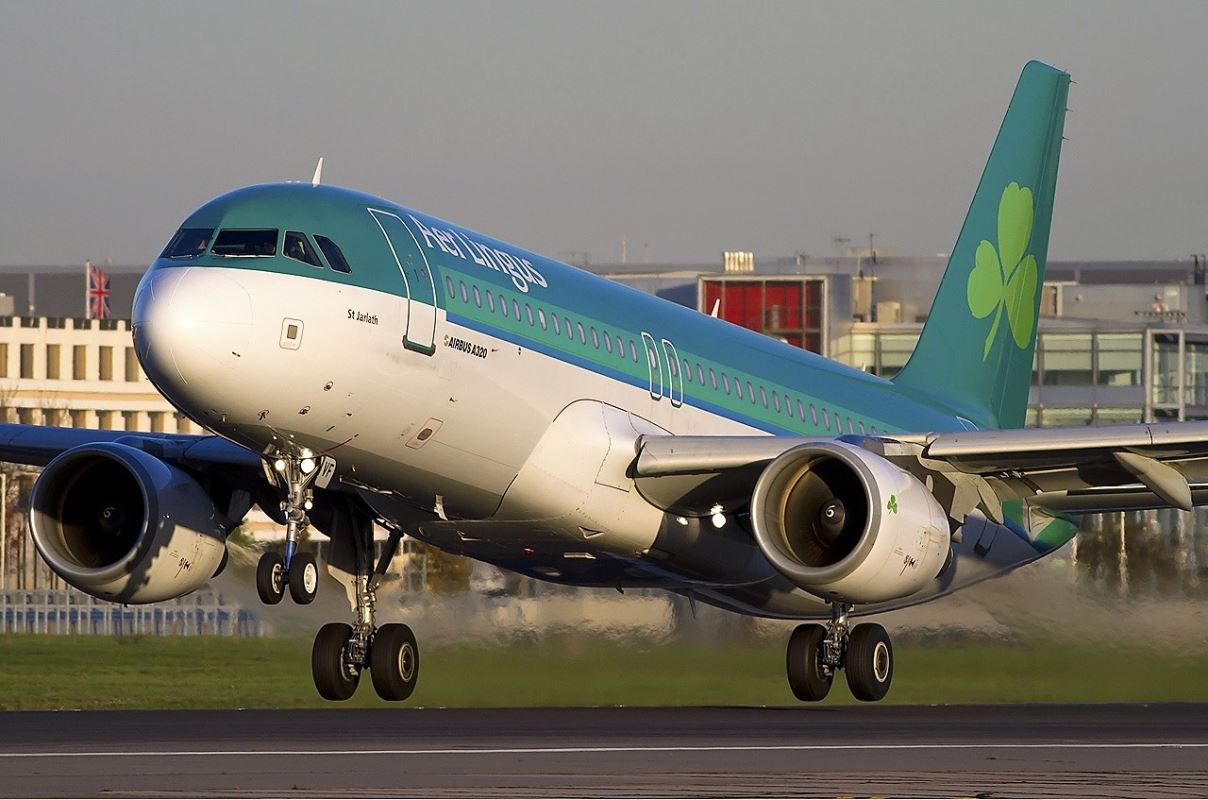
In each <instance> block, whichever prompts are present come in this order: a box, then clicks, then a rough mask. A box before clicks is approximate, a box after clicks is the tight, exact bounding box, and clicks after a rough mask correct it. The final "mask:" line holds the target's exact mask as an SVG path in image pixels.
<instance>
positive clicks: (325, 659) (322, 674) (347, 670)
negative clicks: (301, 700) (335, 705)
mask: <svg viewBox="0 0 1208 800" xmlns="http://www.w3.org/2000/svg"><path fill="white" fill-rule="evenodd" d="M351 637H352V626H351V625H349V624H347V623H345V622H329V623H327V624H326V625H324V626H323V627H322V628H319V632H318V634H316V635H315V644H314V647H313V648H312V649H311V651H310V672H311V675H312V676H313V677H314V680H315V688H316V689H318V690H319V694H320V695H321V696H322V697H323V699H324V700H347V699H348V698H350V697H352V695H353V693H355V692H356V690H357V684H358V683H360V680H361V669H360V667H350V666H349V665H348V664H347V663H346V662H345V659H344V651H345V649H346V648H347V647H348V640H349V639H350V638H351Z"/></svg>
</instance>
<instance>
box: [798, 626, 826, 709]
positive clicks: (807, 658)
mask: <svg viewBox="0 0 1208 800" xmlns="http://www.w3.org/2000/svg"><path fill="white" fill-rule="evenodd" d="M825 638H826V628H824V627H822V626H821V625H813V624H811V625H798V626H797V627H796V629H794V630H793V635H792V636H790V637H789V648H788V657H787V662H788V664H787V666H788V675H789V688H790V689H792V690H793V695H794V696H795V697H796V698H797V699H798V700H805V701H807V702H812V701H816V700H821V699H823V698H825V697H826V695H827V693H828V692H829V691H830V687H831V678H832V677H833V675H832V674H830V673H827V672H826V671H824V670H823V668H822V640H823V639H825Z"/></svg>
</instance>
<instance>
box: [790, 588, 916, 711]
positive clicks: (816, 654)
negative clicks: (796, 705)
mask: <svg viewBox="0 0 1208 800" xmlns="http://www.w3.org/2000/svg"><path fill="white" fill-rule="evenodd" d="M850 611H851V606H849V605H847V604H846V603H835V604H834V605H833V606H832V611H831V621H830V624H828V625H825V626H823V625H818V624H808V625H798V626H797V628H796V629H795V630H794V631H793V634H792V636H790V637H789V647H788V657H787V662H788V677H789V688H791V689H792V690H793V694H794V695H796V697H797V699H798V700H807V701H814V700H821V699H823V698H824V697H826V695H827V693H828V692H829V691H830V687H831V681H832V680H833V679H834V677H835V673H836V672H838V671H839V670H840V669H842V670H843V671H844V672H845V673H846V675H847V685H848V688H850V689H851V693H852V695H854V696H855V698H856V699H857V700H864V701H869V702H871V701H875V700H880V699H881V698H883V697H884V696H885V693H886V692H888V691H889V684H890V682H891V681H892V680H893V644H892V643H891V642H890V640H889V634H888V633H886V632H885V629H884V628H883V627H881V626H880V625H877V624H876V623H871V622H864V623H861V624H859V625H856V626H855V627H854V628H853V627H849V625H848V621H847V618H848V614H849V613H850Z"/></svg>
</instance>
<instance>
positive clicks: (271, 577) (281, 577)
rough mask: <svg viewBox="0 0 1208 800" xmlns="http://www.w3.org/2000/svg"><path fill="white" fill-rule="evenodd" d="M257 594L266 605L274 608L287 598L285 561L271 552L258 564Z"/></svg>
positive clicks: (278, 554)
mask: <svg viewBox="0 0 1208 800" xmlns="http://www.w3.org/2000/svg"><path fill="white" fill-rule="evenodd" d="M256 592H257V594H259V595H260V600H261V602H263V603H264V604H265V605H269V606H274V605H276V604H277V603H280V602H281V598H282V597H285V560H284V559H282V558H281V554H280V553H277V552H274V551H269V552H267V553H265V554H264V555H262V556H260V561H259V562H258V563H257V564H256Z"/></svg>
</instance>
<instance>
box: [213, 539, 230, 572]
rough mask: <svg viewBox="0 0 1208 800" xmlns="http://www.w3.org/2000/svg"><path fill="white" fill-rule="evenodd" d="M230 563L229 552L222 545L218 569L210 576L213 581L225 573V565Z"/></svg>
mask: <svg viewBox="0 0 1208 800" xmlns="http://www.w3.org/2000/svg"><path fill="white" fill-rule="evenodd" d="M230 562H231V551H230V550H228V549H227V548H226V546H225V545H224V546H223V548H222V560H221V561H219V562H218V569H216V570H214V574H213V575H211V576H210V579H211V580H213V579H214V578H217V577H218V576H219V575H221V574H222V573H223V572H225V571H226V568H227V564H229V563H230Z"/></svg>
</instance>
